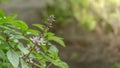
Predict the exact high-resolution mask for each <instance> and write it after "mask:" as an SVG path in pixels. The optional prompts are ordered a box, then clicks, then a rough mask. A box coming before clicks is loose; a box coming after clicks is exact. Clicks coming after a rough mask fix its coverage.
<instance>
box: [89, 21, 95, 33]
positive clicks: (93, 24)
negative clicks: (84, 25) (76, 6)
mask: <svg viewBox="0 0 120 68" xmlns="http://www.w3.org/2000/svg"><path fill="white" fill-rule="evenodd" d="M96 24H97V23H96V22H95V21H92V22H90V23H89V24H88V29H89V30H90V31H92V30H93V29H95V27H96Z"/></svg>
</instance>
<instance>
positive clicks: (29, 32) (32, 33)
mask: <svg viewBox="0 0 120 68" xmlns="http://www.w3.org/2000/svg"><path fill="white" fill-rule="evenodd" d="M26 34H27V35H39V31H38V30H33V29H28V30H27V31H26Z"/></svg>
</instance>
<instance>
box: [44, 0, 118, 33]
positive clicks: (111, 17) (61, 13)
mask: <svg viewBox="0 0 120 68" xmlns="http://www.w3.org/2000/svg"><path fill="white" fill-rule="evenodd" d="M53 2H54V4H53V5H52V6H50V7H47V8H46V12H47V13H48V14H49V13H51V14H54V15H56V16H57V18H58V19H56V20H58V21H59V19H60V20H61V21H62V22H63V21H64V23H66V20H69V19H71V18H73V19H74V18H75V19H76V20H77V21H78V24H79V25H80V27H83V28H85V29H86V30H89V31H92V30H94V29H95V28H96V26H97V25H100V24H104V25H103V26H104V28H105V29H106V26H107V25H108V24H109V25H110V27H113V29H114V27H115V26H118V25H115V24H114V22H116V19H117V21H118V22H119V12H118V11H119V6H120V4H119V3H120V2H119V0H76V1H74V0H53ZM47 13H46V14H47ZM61 18H62V19H61ZM61 21H60V22H61ZM114 25H115V26H114ZM115 28H116V27H115ZM107 30H110V31H111V28H110V29H107Z"/></svg>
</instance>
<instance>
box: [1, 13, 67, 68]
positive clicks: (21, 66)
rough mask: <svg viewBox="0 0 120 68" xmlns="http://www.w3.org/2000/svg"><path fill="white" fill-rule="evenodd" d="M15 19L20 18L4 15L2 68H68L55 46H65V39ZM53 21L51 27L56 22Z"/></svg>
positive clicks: (40, 25)
mask: <svg viewBox="0 0 120 68" xmlns="http://www.w3.org/2000/svg"><path fill="white" fill-rule="evenodd" d="M15 18H16V15H11V16H5V15H4V12H3V11H0V68H36V67H38V68H49V67H50V66H51V65H52V64H53V65H55V66H58V67H60V68H68V65H67V64H66V63H65V62H63V61H61V60H60V58H59V55H58V52H59V51H58V49H57V48H56V46H55V45H54V44H53V43H52V41H55V42H57V43H59V44H60V45H62V46H65V44H64V42H63V40H62V38H60V37H57V36H55V35H54V34H53V33H51V32H49V28H48V27H47V26H44V25H42V24H32V25H33V26H34V27H36V28H38V30H35V29H31V28H29V26H28V25H27V24H26V23H25V22H23V21H21V20H16V19H15ZM50 18H52V17H51V16H50ZM50 18H49V21H50V20H51V21H50V22H48V24H49V23H51V22H52V20H53V19H50Z"/></svg>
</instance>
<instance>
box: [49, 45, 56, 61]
mask: <svg viewBox="0 0 120 68" xmlns="http://www.w3.org/2000/svg"><path fill="white" fill-rule="evenodd" d="M48 52H49V53H50V54H49V56H50V57H52V58H54V59H58V49H57V48H56V47H55V46H51V47H50V48H49V50H48Z"/></svg>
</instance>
